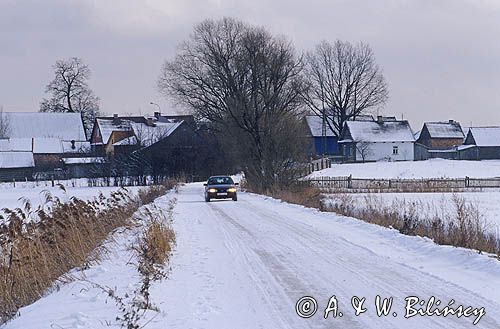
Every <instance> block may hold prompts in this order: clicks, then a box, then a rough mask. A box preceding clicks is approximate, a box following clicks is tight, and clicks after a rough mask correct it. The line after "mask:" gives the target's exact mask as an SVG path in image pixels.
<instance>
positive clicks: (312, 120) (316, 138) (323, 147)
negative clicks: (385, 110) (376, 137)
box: [304, 115, 373, 158]
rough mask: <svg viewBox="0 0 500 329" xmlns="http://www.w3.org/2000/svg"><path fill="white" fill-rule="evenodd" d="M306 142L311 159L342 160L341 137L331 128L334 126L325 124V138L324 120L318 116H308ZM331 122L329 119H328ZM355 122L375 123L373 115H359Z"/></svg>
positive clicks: (306, 120)
mask: <svg viewBox="0 0 500 329" xmlns="http://www.w3.org/2000/svg"><path fill="white" fill-rule="evenodd" d="M304 120H305V123H306V140H307V155H308V156H309V157H311V158H316V157H321V156H323V155H327V156H329V157H330V158H335V157H336V156H338V157H341V158H342V148H341V146H340V144H339V137H338V136H337V135H335V134H334V133H333V131H332V129H331V128H330V126H333V124H330V125H328V124H327V123H325V128H326V129H325V134H324V136H323V119H322V118H321V117H319V116H317V115H306V116H305V118H304ZM327 120H329V119H327ZM352 120H353V121H373V117H372V116H371V115H358V116H356V117H355V118H353V119H352Z"/></svg>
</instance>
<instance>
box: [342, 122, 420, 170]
mask: <svg viewBox="0 0 500 329" xmlns="http://www.w3.org/2000/svg"><path fill="white" fill-rule="evenodd" d="M414 143H415V138H414V135H413V132H412V130H411V127H410V124H409V123H408V121H406V120H401V121H399V120H396V118H395V117H381V116H379V117H377V120H371V121H347V122H346V123H345V125H344V127H343V129H342V132H341V134H340V141H339V144H341V145H342V150H343V155H344V157H345V158H346V160H347V161H383V160H385V161H413V157H414V151H413V147H414Z"/></svg>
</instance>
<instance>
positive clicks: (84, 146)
mask: <svg viewBox="0 0 500 329" xmlns="http://www.w3.org/2000/svg"><path fill="white" fill-rule="evenodd" d="M61 145H62V150H63V153H84V152H89V151H90V142H87V141H75V142H74V143H73V142H72V141H62V142H61Z"/></svg>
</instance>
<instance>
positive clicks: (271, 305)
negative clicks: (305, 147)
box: [3, 183, 500, 329]
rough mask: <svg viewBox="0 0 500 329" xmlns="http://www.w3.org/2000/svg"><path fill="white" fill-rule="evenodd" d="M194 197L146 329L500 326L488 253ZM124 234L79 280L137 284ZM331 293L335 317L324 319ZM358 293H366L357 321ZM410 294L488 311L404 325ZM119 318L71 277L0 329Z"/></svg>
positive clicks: (291, 208) (178, 222)
mask: <svg viewBox="0 0 500 329" xmlns="http://www.w3.org/2000/svg"><path fill="white" fill-rule="evenodd" d="M202 194H203V186H202V185H201V184H199V183H198V184H196V183H195V184H188V185H185V186H184V187H182V188H181V189H180V191H179V194H178V195H177V198H178V202H177V206H176V207H175V209H174V222H173V225H174V229H175V231H176V235H177V247H176V250H175V252H174V254H173V256H172V258H171V262H170V266H171V268H172V272H171V274H170V277H169V278H168V279H167V280H164V281H162V282H156V283H155V284H154V285H153V287H152V291H151V299H152V302H153V303H155V305H156V306H158V308H159V309H160V310H161V312H160V313H158V314H157V315H156V316H155V317H154V318H150V319H151V322H149V323H148V324H147V325H146V326H144V328H151V329H156V328H158V329H159V328H173V329H176V328H207V329H208V328H231V329H233V328H345V329H352V328H356V329H360V328H367V329H371V328H409V329H412V328H419V329H420V328H431V329H432V328H450V329H459V328H491V329H495V328H500V262H499V261H498V260H495V259H493V258H491V257H488V256H487V255H484V254H483V255H479V254H477V253H475V252H473V251H470V250H466V249H462V248H454V247H448V246H438V245H436V244H434V243H433V242H432V241H430V240H429V239H426V238H421V237H410V236H404V235H401V234H399V233H398V232H397V231H395V230H391V229H387V228H382V227H379V226H376V225H371V224H368V223H365V222H362V221H359V220H356V219H352V218H347V217H342V216H338V215H336V214H334V213H322V212H319V211H317V210H313V209H306V208H303V207H300V206H296V205H289V204H286V203H281V202H279V201H277V200H274V199H271V198H267V197H263V196H258V195H253V194H247V193H241V195H240V196H239V201H238V202H233V201H216V202H210V203H206V202H204V201H203V196H202ZM160 201H161V200H160ZM161 202H163V203H164V202H166V201H161ZM160 206H161V203H160ZM123 234H124V235H123V236H122V238H120V239H118V244H117V245H114V247H113V246H108V248H109V247H112V249H111V250H110V254H109V255H110V257H108V258H106V259H105V260H104V261H103V262H102V263H101V264H99V265H94V266H92V267H91V268H89V269H87V270H85V271H84V273H83V274H84V275H85V277H87V278H88V281H92V282H94V283H98V284H102V285H110V286H113V287H114V286H116V287H117V290H118V291H119V292H121V293H123V292H124V291H132V290H133V289H135V288H136V287H137V282H136V279H137V278H136V277H135V276H134V275H135V274H134V272H133V270H131V269H130V268H129V265H127V262H126V260H127V259H129V258H130V256H129V255H130V249H129V248H126V244H127V241H129V240H130V236H127V235H126V234H127V233H123ZM377 295H380V296H381V297H384V298H385V297H387V298H389V297H393V298H394V300H393V301H394V304H393V306H392V309H391V312H390V314H389V315H388V316H377V314H376V310H375V298H376V296H377ZM303 296H311V297H314V298H315V300H316V301H317V307H318V308H317V313H315V314H314V315H313V316H312V317H311V318H308V319H305V318H301V317H299V316H298V315H297V310H296V303H297V301H298V300H299V299H301V298H302V297H303ZM332 296H335V298H336V300H337V303H338V304H337V305H338V311H339V312H341V313H342V316H340V315H338V316H337V317H336V318H333V317H332V313H329V317H328V318H327V319H324V318H323V315H324V310H325V309H326V307H327V303H328V301H329V299H330V298H331V297H332ZM354 296H357V297H358V298H359V299H362V298H366V301H365V302H364V304H363V307H364V308H366V312H365V313H363V314H359V316H356V315H355V314H354V309H353V307H352V306H351V299H352V298H353V297H354ZM409 296H417V297H418V298H420V300H425V301H427V300H429V299H430V298H431V297H432V296H435V297H436V298H437V299H439V300H440V301H441V304H440V305H439V307H438V308H440V309H442V308H443V307H444V306H446V305H448V304H449V303H450V304H451V305H452V306H453V307H454V308H457V307H458V305H464V307H467V306H472V308H475V309H476V310H478V312H480V309H481V308H483V307H484V311H485V312H486V314H485V315H484V316H483V317H481V318H480V320H479V323H478V324H477V325H476V326H474V325H473V324H472V322H473V321H474V320H475V319H477V318H478V314H479V313H476V315H475V316H469V317H465V316H463V317H460V318H458V317H457V316H453V315H449V316H448V317H443V316H438V315H435V314H434V315H433V316H422V315H417V316H413V317H411V318H405V316H404V315H405V298H406V297H409ZM452 300H453V302H452ZM310 305H314V304H310ZM332 305H334V304H332ZM332 305H331V306H332ZM425 307H426V305H423V306H416V305H415V306H414V308H415V309H425ZM436 308H437V306H436V305H434V306H432V307H431V309H432V310H435V309H436ZM299 311H302V312H303V313H307V312H306V311H307V309H306V308H299ZM117 312H118V310H117V308H116V306H115V304H114V303H113V301H111V300H110V299H109V298H107V297H106V295H105V294H103V293H102V291H100V290H98V289H95V288H92V286H91V285H90V284H89V283H88V282H85V281H76V282H72V283H69V284H66V285H65V286H63V287H62V288H61V289H60V290H58V291H55V292H53V293H51V294H49V295H48V296H46V297H44V298H42V299H41V300H39V301H37V302H36V303H34V304H32V305H30V306H28V307H25V308H22V309H21V310H20V314H21V315H20V317H18V318H16V319H14V320H13V321H11V322H9V323H8V324H6V325H5V326H4V327H3V328H4V329H17V328H23V329H45V328H47V329H48V328H67V329H72V328H118V327H119V324H118V323H117V322H116V316H117V315H118V314H117ZM422 312H423V311H422ZM338 314H340V313H338ZM149 315H151V314H149ZM142 324H144V322H142Z"/></svg>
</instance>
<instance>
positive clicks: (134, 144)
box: [90, 112, 194, 157]
mask: <svg viewBox="0 0 500 329" xmlns="http://www.w3.org/2000/svg"><path fill="white" fill-rule="evenodd" d="M193 122H194V119H193V117H192V116H188V115H178V116H164V115H160V113H159V112H155V113H154V116H122V117H120V116H118V114H114V115H113V116H112V117H100V118H97V119H96V120H95V123H94V127H93V129H92V134H91V138H90V144H91V146H92V151H93V153H94V154H96V155H99V156H108V157H114V156H115V155H129V154H131V153H132V152H134V151H136V150H138V149H140V148H144V147H147V146H151V145H152V144H155V143H157V142H158V141H159V140H161V139H164V138H167V137H168V136H169V135H170V134H171V133H172V132H173V131H175V130H176V129H177V128H178V127H179V126H180V125H181V124H192V123H193Z"/></svg>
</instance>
